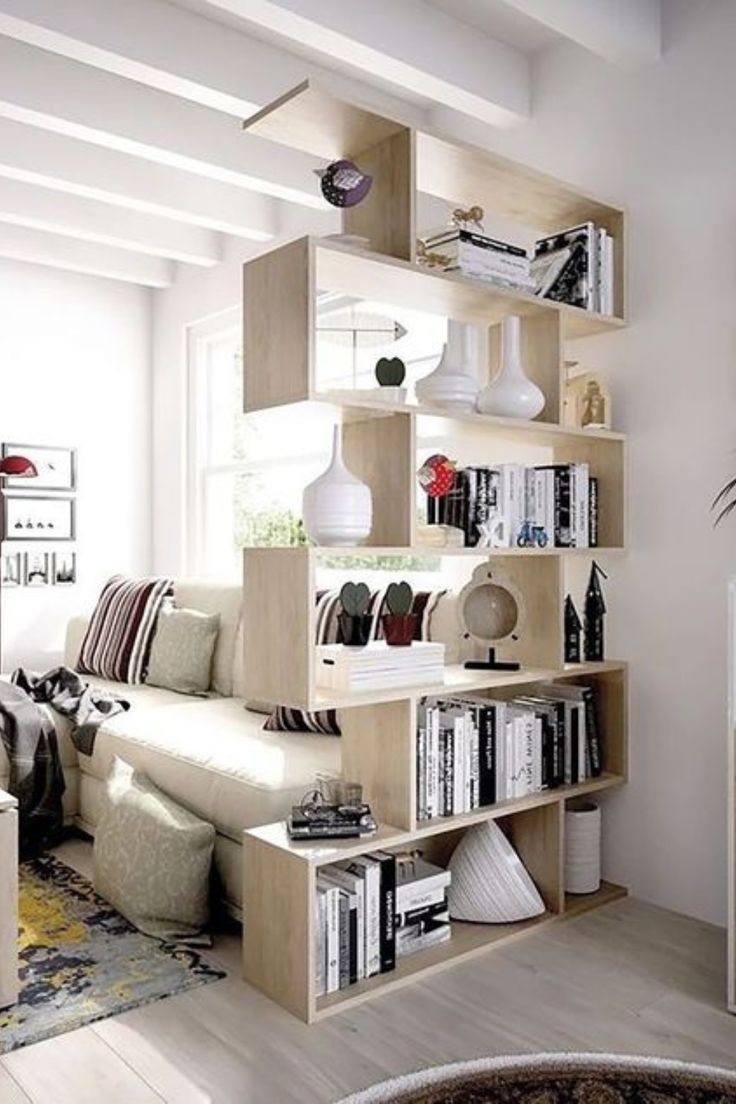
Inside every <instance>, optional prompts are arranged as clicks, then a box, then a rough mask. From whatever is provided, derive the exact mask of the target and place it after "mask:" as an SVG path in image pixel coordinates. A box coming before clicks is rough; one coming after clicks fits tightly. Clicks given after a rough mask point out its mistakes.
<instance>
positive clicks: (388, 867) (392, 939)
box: [374, 851, 396, 974]
mask: <svg viewBox="0 0 736 1104" xmlns="http://www.w3.org/2000/svg"><path fill="white" fill-rule="evenodd" d="M374 857H375V858H376V859H377V860H378V862H379V864H380V867H381V944H380V945H381V973H382V974H385V973H387V972H388V971H389V970H393V969H394V967H395V966H396V930H395V917H396V856H395V855H392V854H390V852H388V851H376V852H375V855H374Z"/></svg>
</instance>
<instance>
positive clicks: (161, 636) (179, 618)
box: [146, 604, 220, 694]
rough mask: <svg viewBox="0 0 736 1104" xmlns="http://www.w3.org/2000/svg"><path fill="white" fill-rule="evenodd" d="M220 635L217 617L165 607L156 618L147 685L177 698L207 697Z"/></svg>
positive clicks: (190, 610) (189, 610) (174, 607)
mask: <svg viewBox="0 0 736 1104" xmlns="http://www.w3.org/2000/svg"><path fill="white" fill-rule="evenodd" d="M219 631H220V615H219V613H209V614H208V613H200V612H199V610H193V609H180V608H179V607H178V606H169V605H168V604H167V605H165V606H164V607H163V609H162V610H161V611H160V613H159V615H158V625H157V627H156V635H155V636H154V638H153V644H152V645H151V655H150V657H149V660H148V671H147V673H146V684H147V685H148V686H163V687H164V688H165V689H167V690H176V691H177V692H178V693H179V694H206V693H207V691H208V690H209V688H210V682H211V679H212V655H213V652H214V650H215V644H216V643H217V634H218V632H219Z"/></svg>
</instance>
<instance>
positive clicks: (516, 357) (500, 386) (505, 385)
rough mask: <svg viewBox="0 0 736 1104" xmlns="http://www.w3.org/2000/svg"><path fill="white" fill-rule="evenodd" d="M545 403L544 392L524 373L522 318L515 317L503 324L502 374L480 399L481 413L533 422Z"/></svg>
mask: <svg viewBox="0 0 736 1104" xmlns="http://www.w3.org/2000/svg"><path fill="white" fill-rule="evenodd" d="M544 402H545V399H544V392H543V391H542V389H541V388H540V387H537V385H536V383H533V382H532V380H530V379H529V377H528V376H527V375H526V374H525V372H524V368H523V365H522V363H521V327H520V322H519V317H518V315H516V314H511V315H509V316H508V318H504V320H503V321H502V323H501V371H500V372H499V373H498V375H497V376H496V377H495V379H493V380H491V382H490V383H489V384H488V386H487V387H484V388H483V390H482V391H481V393H480V395H479V396H478V410H479V411H480V412H481V414H497V415H500V416H501V417H504V418H527V419H531V418H536V416H537V414H541V413H542V411H543V410H544Z"/></svg>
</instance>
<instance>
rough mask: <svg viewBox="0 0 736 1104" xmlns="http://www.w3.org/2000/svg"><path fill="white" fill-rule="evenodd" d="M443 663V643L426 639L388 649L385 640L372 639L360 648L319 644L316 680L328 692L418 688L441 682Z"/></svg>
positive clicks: (388, 646)
mask: <svg viewBox="0 0 736 1104" xmlns="http://www.w3.org/2000/svg"><path fill="white" fill-rule="evenodd" d="M444 664H445V646H444V644H440V643H436V642H435V643H432V642H429V641H426V640H414V641H412V643H411V645H410V646H409V647H406V648H395V647H391V646H390V645H388V644H386V642H385V641H384V640H372V641H371V642H370V643H369V644H366V645H364V646H363V647H347V646H346V645H344V644H320V645H318V647H317V662H316V669H315V679H316V682H317V685H318V686H323V687H325V688H327V689H329V690H347V691H353V690H355V691H360V690H382V689H384V688H387V687H393V686H421V685H423V684H426V683H432V682H442V679H443V677H444Z"/></svg>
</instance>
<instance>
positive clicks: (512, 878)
mask: <svg viewBox="0 0 736 1104" xmlns="http://www.w3.org/2000/svg"><path fill="white" fill-rule="evenodd" d="M449 867H450V871H451V872H452V881H451V882H450V888H449V891H448V901H449V906H450V916H451V918H452V919H453V920H471V921H473V922H474V923H476V924H511V923H514V922H515V921H517V920H528V919H530V918H531V917H532V916H540V915H541V914H542V913H543V912H544V901H543V900H542V898H541V896H540V895H539V890H538V889H537V887H536V886H535V884H534V882H533V881H532V879H531V877H530V875H529V872H528V870H527V869H526V867H525V866H524V864H523V862H522V861H521V859H520V858H519V856H518V855H517V854H516V851H515V850H514V848H513V847H512V846H511V843H510V842H509V840H508V839H507V838H506V836H505V835H504V833H503V832H502V831H501V829H500V828H499V827H498V825H497V824H496V823H495V821H493V820H487V821H486V822H485V823H484V824H478V825H476V826H475V828H471V829H470V830H469V831H467V832H466V833H465V835H464V836H463V838H462V839H461V840H460V843H459V844H458V845H457V847H456V848H455V851H454V853H453V855H452V858H451V859H450V864H449Z"/></svg>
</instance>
